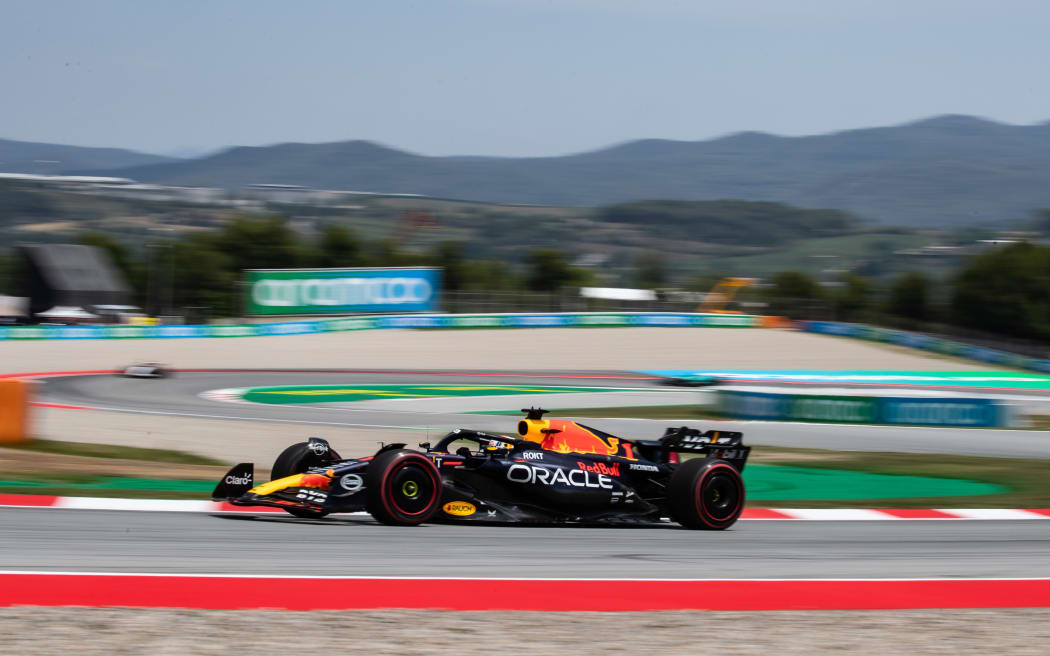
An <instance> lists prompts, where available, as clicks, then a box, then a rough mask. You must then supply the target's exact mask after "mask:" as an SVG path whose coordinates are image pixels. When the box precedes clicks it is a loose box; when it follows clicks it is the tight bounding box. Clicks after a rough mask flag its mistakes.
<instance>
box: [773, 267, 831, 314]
mask: <svg viewBox="0 0 1050 656" xmlns="http://www.w3.org/2000/svg"><path fill="white" fill-rule="evenodd" d="M765 295H766V301H767V302H768V303H769V312H770V313H771V314H776V315H780V316H786V317H791V318H793V319H800V318H806V317H812V316H813V315H814V313H815V312H817V311H818V309H819V305H820V301H821V300H822V299H823V296H824V295H823V293H822V291H821V288H820V285H819V284H817V281H816V280H814V279H813V278H811V277H810V276H808V275H806V274H805V273H802V272H801V271H782V272H780V273H778V274H776V275H775V276H773V278H772V279H771V280H770V285H769V287H768V288H767V289H766V294H765Z"/></svg>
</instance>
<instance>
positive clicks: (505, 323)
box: [0, 312, 759, 340]
mask: <svg viewBox="0 0 1050 656" xmlns="http://www.w3.org/2000/svg"><path fill="white" fill-rule="evenodd" d="M758 325H759V319H758V317H755V316H753V315H723V314H692V313H655V312H634V313H631V312H617V313H600V312H596V313H558V312H548V313H526V314H484V315H457V314H399V315H380V316H368V317H345V318H341V319H317V320H309V321H284V322H278V323H265V324H237V325H185V326H173V325H168V326H0V340H25V339H134V338H194V337H196V338H200V337H256V336H273V335H305V334H311V333H320V332H335V331H349V330H372V329H430V328H555V327H564V326H666V327H679V326H681V327H690V326H726V327H757V326H758Z"/></svg>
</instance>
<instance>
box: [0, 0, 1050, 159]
mask: <svg viewBox="0 0 1050 656" xmlns="http://www.w3.org/2000/svg"><path fill="white" fill-rule="evenodd" d="M0 17H2V19H0V138H8V139H19V140H25V141H43V142H51V143H65V144H73V145H84V146H113V147H121V148H131V149H135V150H143V151H147V152H159V153H184V154H187V153H195V152H200V151H204V150H213V149H218V148H221V147H225V146H232V145H247V146H254V145H267V144H273V143H281V142H288V141H298V142H325V141H342V140H348V139H367V140H371V141H376V142H379V143H383V144H386V145H388V146H391V147H395V148H400V149H404V150H408V151H411V152H415V153H420V154H425V155H498V156H541V155H560V154H565V153H572V152H580V151H585V150H591V149H595V148H600V147H604V146H608V145H611V144H615V143H620V142H624V141H628V140H632V139H639V138H667V139H680V140H699V139H708V138H712V137H717V136H721V135H725V134H729V133H733V132H739V131H745V130H757V131H763V132H771V133H775V134H781V135H803V134H818V133H824V132H831V131H838V130H845V129H852V128H860V127H871V126H878V125H892V124H899V123H905V122H909V121H913V120H918V119H921V118H926V117H929V116H934V115H939V114H949V113H951V114H973V115H977V116H982V117H986V118H990V119H993V120H997V121H1001V122H1006V123H1014V124H1031V123H1039V122H1043V121H1046V120H1048V119H1050V84H1047V83H1046V80H1047V71H1048V68H1047V64H1048V63H1050V38H1048V35H1050V29H1048V28H1050V2H1046V0H998V1H992V0H989V1H976V0H735V1H734V0H726V1H724V2H707V1H704V0H692V1H689V0H680V1H676V0H374V1H372V2H358V1H354V0H336V1H322V0H313V1H311V2H289V1H279V2H277V1H270V0H225V1H214V2H212V1H204V0H172V1H169V2H161V1H159V0H134V1H116V0H93V1H92V2H80V1H74V0H69V1H58V0H55V1H46V0H29V1H23V0H0Z"/></svg>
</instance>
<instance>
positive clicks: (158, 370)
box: [121, 362, 172, 378]
mask: <svg viewBox="0 0 1050 656" xmlns="http://www.w3.org/2000/svg"><path fill="white" fill-rule="evenodd" d="M121 375H122V376H124V377H125V378H168V377H170V376H171V375H172V372H171V370H170V369H168V368H166V367H165V366H164V365H162V364H158V363H156V362H142V363H139V364H132V365H128V366H127V367H124V369H123V370H122V371H121Z"/></svg>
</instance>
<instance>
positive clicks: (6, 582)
mask: <svg viewBox="0 0 1050 656" xmlns="http://www.w3.org/2000/svg"><path fill="white" fill-rule="evenodd" d="M333 590H334V591H336V592H335V593H333ZM0 604H2V605H7V606H14V605H32V606H139V607H167V608H229V609H246V608H283V609H289V610H320V609H329V610H344V609H346V610H349V609H369V608H434V609H448V610H461V611H466V610H538V611H578V610H584V611H643V610H683V609H692V610H827V609H855V610H857V609H868V610H876V609H905V608H1033V607H1050V580H1048V579H1038V580H965V579H955V580H951V579H947V580H940V579H939V580H894V581H820V580H808V581H609V580H599V581H589V580H563V581H528V580H517V581H512V580H477V579H475V580H454V579H445V580H442V579H342V580H325V579H309V578H302V579H278V578H232V577H214V578H210V577H198V576H134V575H132V576H121V577H119V578H118V577H113V576H105V575H98V574H84V575H55V574H4V575H0Z"/></svg>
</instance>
